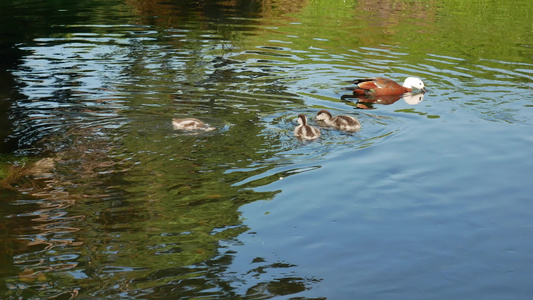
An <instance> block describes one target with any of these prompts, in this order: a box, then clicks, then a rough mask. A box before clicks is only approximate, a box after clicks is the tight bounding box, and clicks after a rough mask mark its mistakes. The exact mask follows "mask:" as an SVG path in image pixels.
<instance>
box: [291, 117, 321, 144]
mask: <svg viewBox="0 0 533 300" xmlns="http://www.w3.org/2000/svg"><path fill="white" fill-rule="evenodd" d="M298 124H300V125H298V126H296V128H294V135H295V136H296V137H298V138H299V139H302V140H314V139H317V138H318V137H319V136H320V130H318V129H317V128H315V127H313V126H309V125H307V118H306V117H305V115H304V114H299V115H298Z"/></svg>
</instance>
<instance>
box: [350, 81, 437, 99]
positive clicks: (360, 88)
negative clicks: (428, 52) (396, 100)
mask: <svg viewBox="0 0 533 300" xmlns="http://www.w3.org/2000/svg"><path fill="white" fill-rule="evenodd" d="M353 83H354V84H356V85H357V86H356V87H354V88H348V89H349V90H352V91H353V94H354V95H367V96H388V95H401V94H404V93H408V92H412V91H413V90H414V89H417V90H420V91H422V92H424V93H425V92H426V91H427V90H426V88H425V86H424V83H423V82H422V80H420V79H419V78H416V77H407V78H406V79H405V81H404V82H403V84H402V85H400V84H398V83H397V82H395V81H394V80H392V79H389V78H385V77H374V78H366V79H356V80H354V81H353Z"/></svg>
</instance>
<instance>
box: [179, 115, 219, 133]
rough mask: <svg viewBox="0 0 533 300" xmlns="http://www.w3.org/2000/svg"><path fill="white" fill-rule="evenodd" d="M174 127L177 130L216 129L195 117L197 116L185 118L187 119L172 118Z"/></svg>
mask: <svg viewBox="0 0 533 300" xmlns="http://www.w3.org/2000/svg"><path fill="white" fill-rule="evenodd" d="M172 127H174V129H176V130H187V131H212V130H215V128H214V127H210V126H209V125H207V124H206V123H204V122H202V121H200V120H198V119H195V118H185V119H178V118H173V119H172Z"/></svg>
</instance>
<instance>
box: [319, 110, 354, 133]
mask: <svg viewBox="0 0 533 300" xmlns="http://www.w3.org/2000/svg"><path fill="white" fill-rule="evenodd" d="M316 119H317V120H318V121H323V122H324V123H325V124H326V125H327V126H331V127H334V128H337V129H340V130H344V131H349V132H354V131H357V130H359V129H361V123H360V122H359V120H357V119H356V118H354V117H352V116H345V115H340V116H336V117H333V116H332V115H331V113H330V112H329V111H327V110H325V109H323V110H321V111H319V112H318V113H317V114H316Z"/></svg>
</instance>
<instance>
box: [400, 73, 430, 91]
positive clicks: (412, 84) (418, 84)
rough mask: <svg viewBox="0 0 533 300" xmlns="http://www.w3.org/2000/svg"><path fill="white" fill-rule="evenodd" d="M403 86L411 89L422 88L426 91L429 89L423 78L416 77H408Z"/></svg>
mask: <svg viewBox="0 0 533 300" xmlns="http://www.w3.org/2000/svg"><path fill="white" fill-rule="evenodd" d="M403 86H404V87H406V88H409V89H417V90H421V91H422V92H424V93H425V92H426V91H427V90H426V88H425V86H424V83H423V82H422V80H420V78H416V77H407V78H406V79H405V81H404V82H403Z"/></svg>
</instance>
